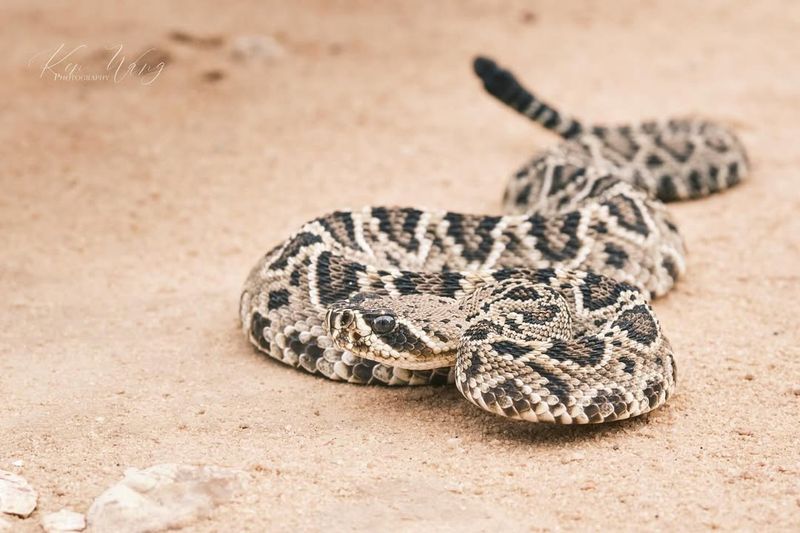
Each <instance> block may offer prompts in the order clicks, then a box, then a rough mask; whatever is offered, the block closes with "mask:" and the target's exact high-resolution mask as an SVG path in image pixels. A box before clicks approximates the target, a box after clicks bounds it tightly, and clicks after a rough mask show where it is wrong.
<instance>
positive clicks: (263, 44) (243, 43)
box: [231, 35, 286, 59]
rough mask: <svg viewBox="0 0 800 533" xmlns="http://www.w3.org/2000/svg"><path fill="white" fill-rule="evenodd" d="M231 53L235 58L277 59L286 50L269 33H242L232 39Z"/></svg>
mask: <svg viewBox="0 0 800 533" xmlns="http://www.w3.org/2000/svg"><path fill="white" fill-rule="evenodd" d="M231 53H232V54H233V57H234V58H236V59H278V58H281V57H283V56H284V55H285V54H286V50H285V49H284V48H283V46H282V45H281V44H280V43H279V42H278V41H277V40H276V39H275V38H274V37H272V36H271V35H244V36H242V37H237V38H236V39H234V40H233V43H232V50H231Z"/></svg>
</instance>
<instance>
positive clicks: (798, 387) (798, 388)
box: [792, 383, 800, 396]
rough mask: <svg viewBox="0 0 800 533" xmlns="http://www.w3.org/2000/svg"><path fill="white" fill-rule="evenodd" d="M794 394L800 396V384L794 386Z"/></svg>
mask: <svg viewBox="0 0 800 533" xmlns="http://www.w3.org/2000/svg"><path fill="white" fill-rule="evenodd" d="M792 394H794V395H795V396H800V383H796V384H794V385H793V386H792Z"/></svg>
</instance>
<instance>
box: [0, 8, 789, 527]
mask: <svg viewBox="0 0 800 533" xmlns="http://www.w3.org/2000/svg"><path fill="white" fill-rule="evenodd" d="M38 4H39V6H38V7H37V6H36V5H35V4H34V3H32V2H28V1H25V0H14V1H8V0H7V1H6V2H4V6H3V7H2V11H1V12H0V16H2V19H3V21H4V25H3V32H2V36H0V44H2V48H0V50H2V83H0V106H1V107H2V112H0V117H1V118H0V155H2V159H0V160H1V161H2V170H1V171H0V180H2V181H0V185H2V195H0V253H1V254H2V260H1V261H0V295H2V301H3V304H2V307H1V308H0V393H1V394H2V398H1V401H0V468H2V469H7V470H11V471H14V472H17V473H20V474H22V475H23V476H25V477H26V478H27V479H28V481H29V482H30V483H31V484H32V485H33V486H34V487H35V488H36V489H37V490H38V491H39V493H40V502H39V510H38V511H37V512H36V514H34V515H33V516H32V517H31V518H30V519H29V520H27V521H26V522H24V523H23V522H17V523H16V525H17V526H18V527H19V528H20V529H22V530H35V529H36V524H37V523H38V519H39V517H41V515H42V514H44V513H46V512H52V511H56V510H58V509H60V508H62V507H72V508H74V509H76V510H81V511H85V510H86V509H87V508H88V506H89V504H90V503H91V501H92V500H93V498H94V497H95V496H97V495H98V494H99V493H100V492H101V491H102V490H103V489H104V488H105V487H107V486H108V485H110V484H111V483H113V482H115V481H116V480H118V479H119V478H120V476H121V474H122V471H123V470H124V468H125V467H128V466H136V467H146V466H149V465H152V464H157V463H162V462H187V463H211V464H218V465H228V466H234V467H239V468H243V469H245V470H247V471H249V472H250V473H251V474H252V475H253V477H254V479H255V483H254V485H253V489H252V492H251V493H250V494H249V495H247V496H246V497H245V498H242V499H240V500H238V501H236V502H234V503H232V504H230V505H226V506H224V507H221V508H218V509H217V510H215V511H214V512H213V513H212V515H211V517H210V518H209V519H208V520H206V521H203V522H200V523H199V524H197V525H196V526H195V527H194V529H197V530H201V531H218V530H223V529H226V530H227V529H233V530H253V531H256V530H264V529H269V530H274V531H279V530H292V529H294V528H296V527H303V528H306V529H309V530H323V529H331V530H370V529H378V528H380V529H385V530H413V529H417V528H422V527H426V528H432V529H434V530H449V531H482V530H492V531H496V530H509V531H510V530H522V531H525V530H559V529H564V530H572V529H580V530H584V529H592V530H594V529H596V530H600V529H606V528H609V527H615V528H621V529H657V528H661V527H668V526H669V527H672V528H676V529H678V530H696V529H718V528H719V529H724V530H734V529H736V530H739V529H745V530H762V531H763V530H765V529H772V530H792V529H793V530H797V528H800V452H798V427H799V426H800V415H798V408H799V407H800V395H797V393H795V392H793V387H794V388H796V387H798V386H800V358H798V355H800V354H799V353H798V343H799V342H800V334H798V329H799V328H798V325H799V323H798V315H800V290H799V289H798V282H799V281H800V275H799V274H800V268H798V267H799V266H800V223H799V222H798V218H799V217H798V215H799V214H800V180H798V176H797V168H798V166H800V152H799V151H798V149H797V139H798V136H800V129H799V128H798V124H800V96H798V95H800V92H799V91H798V87H800V70H798V63H799V62H800V41H799V40H798V35H800V4H798V3H794V2H779V1H762V2H748V3H745V2H739V3H736V4H734V3H733V2H703V3H702V4H701V3H699V2H691V1H688V0H687V1H683V2H671V1H664V2H655V1H648V2H629V1H625V2H613V3H612V2H604V3H599V2H575V3H568V5H564V4H563V3H561V2H555V1H553V2H533V3H522V2H513V3H508V4H500V3H496V4H486V3H483V2H466V3H462V2H447V3H438V2H437V3H436V5H435V6H433V5H429V3H427V2H414V3H403V4H402V5H390V4H389V3H378V4H376V3H373V2H366V1H362V2H301V3H291V4H290V3H288V2H287V3H278V2H273V3H266V4H265V3H262V2H240V3H238V4H237V5H236V6H226V7H225V8H221V7H217V6H218V5H220V3H218V2H210V1H208V2H202V3H200V4H198V3H196V2H177V3H170V6H169V7H167V6H162V5H161V3H160V2H153V3H144V4H142V3H140V2H135V3H134V2H129V3H124V4H123V5H121V6H117V4H116V3H109V2H94V3H92V2H85V3H82V4H80V5H77V4H75V3H73V2H38ZM45 5H46V6H47V7H45ZM112 6H113V7H112ZM176 32H177V33H176ZM249 35H261V36H271V38H274V40H275V42H277V43H278V44H279V45H280V47H281V49H282V53H279V54H277V55H279V57H273V58H271V59H270V58H258V57H250V58H249V59H238V60H237V59H236V58H234V57H233V56H232V53H231V52H232V49H233V48H235V46H236V43H237V39H238V38H239V37H242V36H249ZM61 43H64V44H65V46H66V47H67V48H68V49H69V48H74V47H76V46H79V45H82V44H83V45H86V47H85V48H82V49H80V50H79V51H78V52H77V53H76V54H75V55H74V56H71V58H70V60H68V61H66V63H69V62H72V63H74V64H76V65H79V66H80V67H81V69H80V71H79V73H83V74H86V73H91V72H95V73H96V72H101V73H107V71H106V64H107V63H108V61H109V59H110V57H111V56H110V54H109V53H108V52H104V51H103V49H104V48H105V47H110V46H117V45H120V44H121V45H122V46H123V51H122V55H125V56H126V65H127V64H128V62H129V61H130V60H132V59H134V58H135V57H134V56H137V55H138V54H139V53H141V52H143V51H146V50H147V49H148V48H150V47H155V48H156V50H154V51H153V52H151V54H152V55H149V56H148V58H149V59H150V60H153V62H155V60H160V59H164V60H166V65H165V67H164V69H163V71H161V73H160V75H159V76H158V77H157V78H156V79H153V76H152V72H151V73H150V75H149V76H136V75H131V76H128V77H127V78H125V79H122V80H117V81H118V83H115V82H114V80H113V79H110V80H104V81H76V80H71V81H70V80H53V79H51V78H52V72H45V75H44V76H40V75H41V74H42V72H41V71H42V68H43V64H44V63H45V62H46V60H47V57H45V56H48V55H49V54H50V53H52V52H53V51H54V50H55V49H56V48H57V47H58V45H59V44H61ZM45 52H46V53H45ZM266 52H268V55H274V54H275V53H276V51H275V50H266ZM477 52H482V53H486V54H490V55H492V56H494V57H496V58H497V59H498V60H500V61H501V62H502V63H503V64H505V65H509V66H511V67H512V68H514V69H515V70H516V71H518V72H519V73H520V74H521V77H522V78H524V79H525V80H526V81H527V82H528V83H529V84H530V85H531V86H532V87H535V89H536V90H537V91H538V92H539V93H540V94H541V95H543V96H545V97H546V98H548V99H549V100H551V101H553V102H554V103H558V104H560V105H561V106H562V107H563V108H565V109H567V110H569V111H570V112H572V113H574V114H576V115H578V116H581V117H586V118H588V119H590V120H593V121H598V122H601V121H613V122H621V121H635V120H640V119H642V118H647V117H655V116H666V115H681V114H703V115H706V116H709V117H713V118H716V119H720V120H725V121H729V122H731V123H733V124H735V125H736V127H737V128H738V129H739V131H740V133H741V136H742V138H743V140H744V141H745V143H746V145H747V146H748V147H749V149H750V151H751V155H752V160H753V163H754V170H753V172H752V175H751V177H750V178H749V180H748V181H747V182H746V183H744V184H743V185H741V186H739V187H737V188H736V189H735V190H732V191H730V192H727V193H725V194H723V195H720V196H716V197H713V198H708V199H704V200H701V201H696V202H690V203H684V204H681V205H673V206H672V207H671V209H672V210H673V212H674V213H675V215H676V217H677V219H678V222H679V225H680V227H681V229H682V231H683V234H684V236H685V238H686V241H687V243H688V247H689V250H690V256H689V270H688V273H687V276H686V277H685V278H684V279H683V280H682V281H681V282H680V283H679V284H678V286H677V288H676V289H675V290H674V291H673V292H672V293H671V294H670V295H669V296H668V297H666V298H663V299H661V300H659V301H657V302H656V304H655V307H656V311H657V313H658V315H659V316H660V318H661V320H662V322H663V324H664V327H665V329H666V331H667V333H668V335H669V337H670V339H671V340H672V343H673V346H674V348H675V350H676V352H677V354H678V364H679V378H680V379H679V386H680V390H679V394H678V395H677V396H675V397H674V398H673V399H672V400H670V402H669V404H668V405H667V406H666V407H664V408H663V409H660V410H659V411H658V412H656V413H654V414H652V415H651V416H648V417H643V418H641V419H637V420H633V421H628V422H625V423H618V424H610V425H608V426H605V427H589V428H562V427H545V426H536V425H526V424H523V423H513V422H509V421H507V420H503V419H501V418H498V417H494V416H492V415H489V414H486V413H484V412H481V411H480V410H478V409H476V408H474V407H472V406H471V405H469V404H468V403H467V402H466V401H464V400H463V399H462V398H461V396H460V395H459V393H458V392H457V391H456V390H455V389H454V388H436V389H430V388H413V389H411V388H408V389H403V390H389V389H387V388H371V387H359V386H351V385H343V384H337V383H332V382H328V381H326V380H323V379H318V378H314V377H312V376H309V375H307V374H305V373H301V372H297V371H295V370H292V369H290V368H287V367H284V366H282V365H281V364H279V363H277V362H275V361H272V360H268V359H266V358H264V357H262V356H261V355H259V354H257V353H256V352H255V351H254V350H253V349H252V348H251V346H250V345H249V344H248V343H247V342H246V341H245V339H244V337H243V335H242V334H241V332H240V330H239V324H238V322H237V302H238V296H239V289H240V286H241V284H242V282H243V281H244V278H245V276H246V274H247V272H248V270H249V268H250V267H251V265H252V264H253V263H254V262H255V261H256V259H257V258H258V257H259V255H260V254H261V253H262V252H264V251H265V250H266V249H267V248H269V247H271V246H273V245H274V244H276V243H277V242H278V241H279V240H281V239H282V238H284V237H285V236H286V235H287V233H288V232H290V231H291V230H293V229H294V228H296V227H297V226H298V225H300V224H301V223H302V222H304V221H305V220H307V219H309V218H312V217H314V216H316V215H319V214H322V213H323V212H326V211H329V210H332V209H334V208H338V207H346V206H351V207H356V206H360V205H363V204H398V205H421V206H427V207H432V208H450V209H454V210H461V211H471V212H497V211H498V209H499V197H500V194H501V191H502V189H503V183H504V181H505V179H506V177H507V176H508V175H509V174H510V173H511V171H513V170H514V169H515V167H517V166H518V165H519V164H521V163H522V162H523V161H524V160H525V159H526V158H527V157H528V156H530V155H531V154H532V153H533V152H534V151H535V150H536V149H538V148H541V147H544V146H547V145H549V144H552V143H554V142H556V139H554V138H553V137H552V136H550V135H548V134H546V133H543V132H541V131H539V130H538V129H536V128H535V127H534V126H532V125H531V124H529V123H527V122H526V121H524V120H522V119H520V118H518V117H516V116H514V115H513V114H512V113H510V112H508V111H507V110H505V109H503V108H502V107H501V106H500V105H498V104H497V103H495V102H494V101H492V100H491V99H490V98H489V97H488V96H486V95H484V93H483V92H482V90H481V89H480V87H479V85H478V83H477V82H476V80H475V79H473V76H472V74H471V71H470V60H471V57H472V56H473V55H474V54H475V53H477ZM43 53H45V54H44V55H43ZM66 63H61V64H59V66H58V68H62V67H65V66H66ZM123 71H124V66H123ZM147 82H151V83H149V84H147ZM16 460H22V461H24V466H23V467H21V468H19V467H13V466H12V462H13V461H16Z"/></svg>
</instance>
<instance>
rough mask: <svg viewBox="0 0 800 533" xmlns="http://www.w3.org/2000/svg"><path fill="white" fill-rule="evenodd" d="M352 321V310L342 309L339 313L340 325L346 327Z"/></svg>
mask: <svg viewBox="0 0 800 533" xmlns="http://www.w3.org/2000/svg"><path fill="white" fill-rule="evenodd" d="M352 323H353V312H352V311H350V310H349V309H345V310H343V311H342V313H341V314H340V315H339V324H340V327H343V328H346V327H347V326H349V325H350V324H352Z"/></svg>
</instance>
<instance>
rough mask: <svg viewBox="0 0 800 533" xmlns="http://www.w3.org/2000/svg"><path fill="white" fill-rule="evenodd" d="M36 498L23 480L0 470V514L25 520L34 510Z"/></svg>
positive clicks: (33, 491) (34, 493)
mask: <svg viewBox="0 0 800 533" xmlns="http://www.w3.org/2000/svg"><path fill="white" fill-rule="evenodd" d="M36 498H37V495H36V491H35V490H33V489H32V488H31V486H30V485H28V482H27V481H25V478H23V477H22V476H18V475H16V474H12V473H11V472H6V471H5V470H0V513H6V514H13V515H16V516H21V517H22V518H27V517H28V516H30V514H31V513H32V512H33V510H34V509H36Z"/></svg>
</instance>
